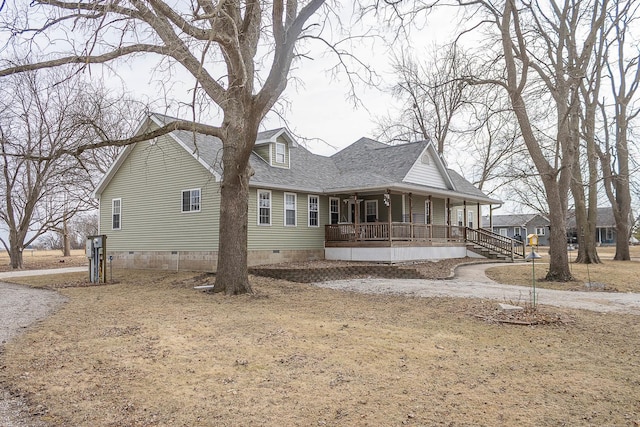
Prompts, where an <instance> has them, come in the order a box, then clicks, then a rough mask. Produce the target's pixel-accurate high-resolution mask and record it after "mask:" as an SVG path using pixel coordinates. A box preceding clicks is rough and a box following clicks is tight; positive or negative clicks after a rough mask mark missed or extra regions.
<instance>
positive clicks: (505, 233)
mask: <svg viewBox="0 0 640 427" xmlns="http://www.w3.org/2000/svg"><path fill="white" fill-rule="evenodd" d="M498 232H499V233H500V235H501V236H504V237H507V229H506V228H499V229H498Z"/></svg>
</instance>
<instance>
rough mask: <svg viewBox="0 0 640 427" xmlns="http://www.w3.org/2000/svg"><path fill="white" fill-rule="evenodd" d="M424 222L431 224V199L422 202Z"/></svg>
mask: <svg viewBox="0 0 640 427" xmlns="http://www.w3.org/2000/svg"><path fill="white" fill-rule="evenodd" d="M424 223H425V224H431V200H427V201H426V202H424Z"/></svg>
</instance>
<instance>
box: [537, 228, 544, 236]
mask: <svg viewBox="0 0 640 427" xmlns="http://www.w3.org/2000/svg"><path fill="white" fill-rule="evenodd" d="M536 234H537V235H538V236H544V227H536Z"/></svg>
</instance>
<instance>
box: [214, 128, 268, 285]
mask: <svg viewBox="0 0 640 427" xmlns="http://www.w3.org/2000/svg"><path fill="white" fill-rule="evenodd" d="M235 129H236V130H235V131H231V130H229V131H228V132H227V135H228V136H227V140H226V141H225V148H224V150H223V154H222V163H223V165H224V176H223V178H222V184H221V188H220V233H219V236H220V237H219V244H218V266H217V272H216V284H215V287H214V292H224V293H225V294H227V295H238V294H244V293H251V292H252V289H251V285H250V283H249V270H248V262H247V261H248V257H247V241H248V233H247V229H248V216H249V178H250V177H251V175H252V174H253V171H252V169H251V166H250V165H249V156H250V154H251V148H252V147H253V145H254V143H255V140H256V136H257V133H258V124H255V125H254V126H251V125H246V126H238V127H236V128H235ZM252 129H253V130H252ZM241 152H244V153H242V154H241Z"/></svg>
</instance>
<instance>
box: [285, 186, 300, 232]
mask: <svg viewBox="0 0 640 427" xmlns="http://www.w3.org/2000/svg"><path fill="white" fill-rule="evenodd" d="M287 196H293V224H287ZM282 197H283V203H282V204H283V218H282V224H283V225H284V226H285V227H296V226H297V225H298V195H297V194H296V193H284V196H282Z"/></svg>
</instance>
